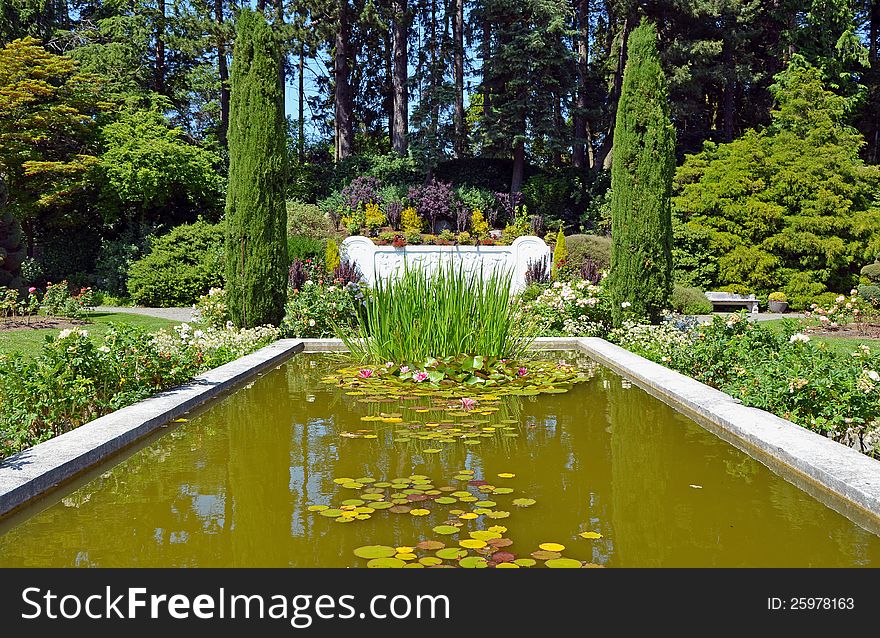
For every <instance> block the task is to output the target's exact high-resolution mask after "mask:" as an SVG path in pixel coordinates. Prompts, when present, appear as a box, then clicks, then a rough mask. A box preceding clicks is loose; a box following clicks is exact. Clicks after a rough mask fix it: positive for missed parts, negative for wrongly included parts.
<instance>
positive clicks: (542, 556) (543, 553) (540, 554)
mask: <svg viewBox="0 0 880 638" xmlns="http://www.w3.org/2000/svg"><path fill="white" fill-rule="evenodd" d="M531 557H532V558H535V559H537V560H553V559H554V558H562V554H560V553H559V552H548V551H547V550H546V549H539V550H536V551H534V552H532V553H531Z"/></svg>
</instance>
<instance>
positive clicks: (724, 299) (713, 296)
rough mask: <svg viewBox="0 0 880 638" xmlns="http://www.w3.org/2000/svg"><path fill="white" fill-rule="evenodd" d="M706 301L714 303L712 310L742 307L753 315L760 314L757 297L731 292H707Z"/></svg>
mask: <svg viewBox="0 0 880 638" xmlns="http://www.w3.org/2000/svg"><path fill="white" fill-rule="evenodd" d="M706 299H708V300H709V301H710V302H712V310H713V311H714V310H717V309H718V307H719V306H741V307H744V308H748V309H749V312H751V313H752V314H758V300H757V299H756V298H755V295H735V294H733V293H730V292H707V293H706Z"/></svg>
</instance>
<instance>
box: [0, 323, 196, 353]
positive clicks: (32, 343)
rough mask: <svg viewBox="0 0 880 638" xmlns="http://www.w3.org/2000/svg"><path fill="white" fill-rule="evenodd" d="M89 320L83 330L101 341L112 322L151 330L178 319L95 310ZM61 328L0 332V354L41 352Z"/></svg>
mask: <svg viewBox="0 0 880 638" xmlns="http://www.w3.org/2000/svg"><path fill="white" fill-rule="evenodd" d="M87 320H88V321H89V322H90V323H89V324H88V325H84V326H80V329H82V330H88V332H89V334H90V335H91V336H92V337H93V338H94V339H95V340H97V341H101V340H102V339H103V337H104V335H105V334H106V333H107V330H108V328H109V327H110V324H111V323H124V324H126V325H129V326H137V327H139V328H144V329H146V330H149V331H151V332H154V331H157V330H160V329H162V328H168V327H170V326H173V325H176V324H177V323H179V322H177V321H170V320H168V319H157V318H156V317H145V316H143V315H131V314H127V313H122V312H93V313H91V314H90V315H89V316H88V318H87ZM59 332H60V330H54V329H49V330H12V331H9V332H0V354H6V353H12V352H21V353H22V354H25V355H26V356H29V357H32V356H34V355H36V354H37V353H39V351H40V349H41V348H42V346H43V343H44V342H45V340H46V335H52V336H54V335H57V334H58V333H59Z"/></svg>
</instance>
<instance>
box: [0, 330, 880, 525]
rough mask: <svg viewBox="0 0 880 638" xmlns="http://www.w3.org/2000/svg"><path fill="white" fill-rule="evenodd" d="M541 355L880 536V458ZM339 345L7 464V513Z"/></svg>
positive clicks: (219, 372)
mask: <svg viewBox="0 0 880 638" xmlns="http://www.w3.org/2000/svg"><path fill="white" fill-rule="evenodd" d="M534 348H536V349H545V350H578V349H579V350H582V351H584V352H586V353H587V354H588V355H590V356H591V357H592V358H594V359H596V360H597V361H599V362H600V363H602V364H603V365H605V366H606V367H608V368H610V369H611V370H613V371H614V372H616V373H618V374H620V375H622V376H624V377H626V378H627V379H629V380H630V381H632V382H633V383H635V384H636V385H638V386H639V387H640V388H642V389H643V390H645V391H647V392H648V393H649V394H651V395H652V396H654V397H655V398H658V399H660V400H661V401H663V402H664V403H666V404H668V405H670V406H671V407H672V408H673V409H675V410H677V411H679V412H681V413H683V414H685V415H686V416H687V417H689V418H691V419H692V420H694V421H695V422H696V423H697V424H699V425H701V426H702V427H704V428H706V429H707V430H709V431H710V432H712V433H714V434H715V435H717V436H719V437H720V438H722V439H724V440H725V441H727V442H728V443H730V444H732V445H734V446H735V447H737V448H739V449H740V450H742V451H744V452H745V453H747V454H748V455H749V456H751V457H752V458H755V459H756V460H758V461H759V462H761V463H763V464H764V465H766V466H767V467H769V468H770V470H771V471H773V472H775V473H776V474H778V475H780V476H781V477H782V478H783V479H785V480H787V481H789V482H791V483H793V484H794V485H796V486H797V487H799V488H800V489H802V490H804V491H805V492H807V493H808V494H810V496H812V497H814V498H816V499H817V500H819V501H820V502H822V503H824V504H825V505H827V506H828V507H831V508H832V509H834V510H836V511H838V512H839V513H841V514H843V515H844V516H846V517H847V518H849V519H850V520H852V521H854V522H855V523H857V524H858V525H861V526H862V527H864V528H866V529H868V530H870V531H872V532H873V533H876V534H880V461H877V460H875V459H872V458H870V457H867V456H865V455H864V454H861V453H859V452H857V451H855V450H853V449H851V448H848V447H846V446H844V445H841V444H840V443H836V442H834V441H831V440H830V439H827V438H825V437H823V436H821V435H819V434H816V433H815V432H811V431H809V430H807V429H805V428H803V427H801V426H799V425H796V424H794V423H792V422H791V421H787V420H785V419H782V418H780V417H778V416H776V415H774V414H771V413H769V412H766V411H764V410H759V409H757V408H750V407H747V406H744V405H742V404H741V403H739V402H738V401H737V400H736V399H734V398H733V397H731V396H730V395H727V394H725V393H723V392H721V391H719V390H715V389H713V388H710V387H709V386H707V385H705V384H703V383H700V382H699V381H696V380H695V379H692V378H690V377H688V376H686V375H683V374H681V373H679V372H676V371H674V370H670V369H669V368H666V367H664V366H662V365H660V364H658V363H654V362H653V361H649V360H648V359H645V358H644V357H641V356H639V355H636V354H633V353H632V352H629V351H628V350H625V349H624V348H621V347H619V346H616V345H614V344H612V343H609V342H608V341H605V340H604V339H601V338H599V337H580V338H578V337H548V338H539V339H537V340H536V341H535V344H534ZM343 350H345V346H344V345H343V343H342V341H341V340H339V339H282V340H280V341H277V342H275V343H273V344H271V345H269V346H266V347H264V348H261V349H260V350H258V351H256V352H254V353H252V354H249V355H247V356H244V357H242V358H240V359H237V360H236V361H233V362H231V363H227V364H225V365H223V366H220V367H218V368H215V369H214V370H210V371H208V372H206V373H204V374H202V375H199V376H198V377H196V378H195V379H193V380H192V381H191V382H189V383H186V384H184V385H182V386H179V387H177V388H174V389H172V390H169V391H167V392H162V393H160V394H158V395H156V396H154V397H151V398H149V399H145V400H144V401H141V402H139V403H136V404H134V405H131V406H128V407H126V408H122V409H121V410H117V411H116V412H113V413H111V414H108V415H106V416H104V417H101V418H100V419H96V420H94V421H91V422H90V423H87V424H86V425H83V426H82V427H80V428H77V429H76V430H73V431H71V432H67V433H66V434H63V435H61V436H59V437H56V438H54V439H51V440H49V441H46V442H45V443H41V444H40V445H37V446H35V447H33V448H30V449H28V450H25V451H23V452H21V453H19V454H16V455H14V456H12V457H9V458H8V459H6V460H5V461H2V462H0V516H4V515H5V514H8V513H10V512H11V511H13V510H17V509H19V508H20V507H21V506H23V505H25V504H27V503H28V502H30V501H32V500H34V499H36V498H38V497H40V496H43V495H44V494H46V493H47V492H49V491H52V490H54V489H56V488H58V487H59V486H60V485H61V484H63V483H66V482H68V481H70V480H71V479H73V478H75V477H76V476H78V475H80V474H82V473H84V472H86V471H87V470H89V469H91V468H93V467H94V466H96V465H98V464H99V463H101V462H103V461H105V460H107V459H108V458H109V457H110V456H112V455H114V454H116V453H117V452H119V451H120V450H122V449H124V448H126V447H128V446H130V445H132V444H134V443H136V442H137V441H138V440H140V439H142V438H144V437H145V436H147V435H148V434H150V433H151V432H153V431H155V430H156V429H158V428H159V427H161V426H162V425H164V424H165V423H167V422H168V421H171V420H173V419H175V418H177V417H178V416H180V415H181V414H183V413H184V412H187V411H188V410H191V409H192V408H194V407H195V406H197V405H199V404H202V403H205V402H207V401H208V400H210V399H212V398H215V397H216V396H217V395H218V394H220V393H222V392H224V391H229V390H231V389H233V388H235V387H236V386H238V385H240V384H241V383H243V382H244V381H247V380H248V379H250V378H251V377H253V376H255V375H257V374H259V373H260V372H264V371H266V370H268V369H270V368H273V367H277V366H278V365H280V364H282V363H283V362H284V361H285V360H286V359H288V358H289V357H291V356H292V355H294V354H296V353H299V352H332V351H336V352H338V351H343Z"/></svg>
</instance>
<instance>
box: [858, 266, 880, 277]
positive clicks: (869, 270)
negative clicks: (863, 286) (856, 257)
mask: <svg viewBox="0 0 880 638" xmlns="http://www.w3.org/2000/svg"><path fill="white" fill-rule="evenodd" d="M861 274H862V277H867V278H868V279H869V280H870V281H880V263H877V262H875V263H873V264H868V265H867V266H863V267H862V270H861Z"/></svg>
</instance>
